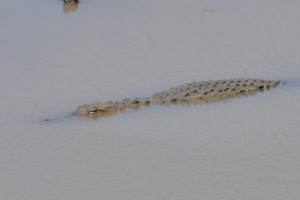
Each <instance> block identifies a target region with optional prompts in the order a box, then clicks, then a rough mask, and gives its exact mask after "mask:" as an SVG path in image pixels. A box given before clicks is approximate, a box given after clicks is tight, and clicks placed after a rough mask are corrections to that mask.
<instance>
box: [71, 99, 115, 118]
mask: <svg viewBox="0 0 300 200" xmlns="http://www.w3.org/2000/svg"><path fill="white" fill-rule="evenodd" d="M116 108H117V107H116V104H115V103H113V102H112V101H110V102H105V103H103V102H97V103H91V104H85V105H82V106H79V107H78V108H77V109H76V110H75V111H74V112H73V113H72V114H73V115H81V116H83V115H94V114H97V115H105V114H113V113H115V112H116Z"/></svg>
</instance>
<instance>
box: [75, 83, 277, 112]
mask: <svg viewBox="0 0 300 200" xmlns="http://www.w3.org/2000/svg"><path fill="white" fill-rule="evenodd" d="M279 83H280V82H279V81H266V80H259V79H231V80H218V81H201V82H197V83H196V82H194V83H188V84H185V85H180V86H177V87H175V88H170V89H169V90H167V91H164V92H161V93H157V94H155V95H153V96H152V97H150V98H145V99H140V98H136V99H133V100H130V99H124V100H123V101H121V102H112V101H110V102H105V103H103V102H97V103H90V104H85V105H82V106H79V107H78V108H77V109H76V110H75V111H74V112H73V113H72V114H73V115H79V116H88V117H99V116H104V115H112V114H114V113H116V112H118V111H124V110H126V108H131V109H138V108H139V107H140V106H141V105H149V104H150V103H155V104H181V103H202V102H205V103H207V102H215V101H220V100H222V99H228V98H233V97H238V96H247V95H250V94H255V93H257V91H264V90H267V89H270V88H272V87H276V86H278V85H279Z"/></svg>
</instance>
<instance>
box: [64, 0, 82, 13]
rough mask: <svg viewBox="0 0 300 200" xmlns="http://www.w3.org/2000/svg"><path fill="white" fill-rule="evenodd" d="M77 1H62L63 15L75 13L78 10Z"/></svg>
mask: <svg viewBox="0 0 300 200" xmlns="http://www.w3.org/2000/svg"><path fill="white" fill-rule="evenodd" d="M78 3H79V1H78V0H64V8H63V12H64V13H66V14H67V13H70V12H75V11H76V10H77V9H78Z"/></svg>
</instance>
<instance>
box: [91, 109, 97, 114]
mask: <svg viewBox="0 0 300 200" xmlns="http://www.w3.org/2000/svg"><path fill="white" fill-rule="evenodd" d="M97 111H98V109H96V108H91V109H90V110H89V113H90V114H93V113H96V112H97Z"/></svg>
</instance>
